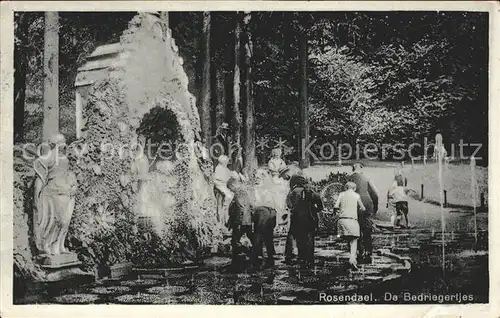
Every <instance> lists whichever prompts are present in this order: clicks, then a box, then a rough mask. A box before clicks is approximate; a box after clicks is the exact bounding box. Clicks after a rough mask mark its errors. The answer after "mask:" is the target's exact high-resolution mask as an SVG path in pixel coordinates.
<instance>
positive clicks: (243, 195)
mask: <svg viewBox="0 0 500 318" xmlns="http://www.w3.org/2000/svg"><path fill="white" fill-rule="evenodd" d="M228 188H229V189H230V190H231V191H233V193H234V198H233V202H232V203H231V205H230V208H229V215H230V217H229V219H230V222H229V223H230V224H231V227H232V230H233V235H232V238H231V245H232V249H233V265H235V264H236V258H237V256H238V253H239V251H240V249H241V248H242V244H241V243H240V241H241V240H242V237H243V238H244V237H245V236H246V237H247V238H249V239H252V240H253V242H252V245H253V249H252V253H251V261H252V263H253V264H254V265H259V264H258V257H259V256H260V255H262V247H263V246H262V245H263V244H264V245H266V251H267V264H266V267H273V266H274V254H275V250H274V242H273V239H274V227H275V226H276V210H275V209H273V208H271V207H266V206H257V207H253V204H252V202H251V201H252V200H251V197H250V194H249V193H250V189H249V188H248V187H247V186H245V184H243V183H241V182H240V179H237V178H231V179H230V180H229V182H228ZM252 227H253V231H252Z"/></svg>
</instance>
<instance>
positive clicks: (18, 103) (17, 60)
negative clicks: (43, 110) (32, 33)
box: [14, 12, 29, 142]
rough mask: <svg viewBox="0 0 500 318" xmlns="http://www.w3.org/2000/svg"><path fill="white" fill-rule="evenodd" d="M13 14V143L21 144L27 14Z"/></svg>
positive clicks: (22, 136) (22, 134)
mask: <svg viewBox="0 0 500 318" xmlns="http://www.w3.org/2000/svg"><path fill="white" fill-rule="evenodd" d="M15 14H16V17H17V19H15V20H14V22H15V34H16V41H15V46H14V47H15V49H14V142H23V141H24V108H25V107H24V106H25V99H26V72H27V64H28V56H27V48H26V47H27V46H28V31H29V20H28V19H29V14H28V13H26V12H19V13H17V12H16V13H15Z"/></svg>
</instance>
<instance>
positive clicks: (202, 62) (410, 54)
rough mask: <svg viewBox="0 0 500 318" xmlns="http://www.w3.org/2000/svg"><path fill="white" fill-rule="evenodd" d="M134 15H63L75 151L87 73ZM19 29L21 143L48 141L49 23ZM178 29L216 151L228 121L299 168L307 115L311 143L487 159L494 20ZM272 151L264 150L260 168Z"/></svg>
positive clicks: (412, 17)
mask: <svg viewBox="0 0 500 318" xmlns="http://www.w3.org/2000/svg"><path fill="white" fill-rule="evenodd" d="M133 15H134V13H116V12H114V13H69V12H61V13H60V14H59V93H60V97H59V105H60V106H59V107H60V127H61V132H62V133H63V134H65V135H66V136H67V138H68V140H69V141H72V140H74V139H75V138H76V132H75V100H74V96H75V95H74V87H73V85H74V81H75V76H76V73H77V69H78V67H80V66H81V65H82V64H83V63H84V61H85V58H86V57H87V56H88V55H89V54H90V53H91V52H92V51H93V50H94V49H95V48H96V47H97V46H99V45H102V44H108V43H113V42H117V41H118V40H119V37H120V35H121V33H122V32H123V30H124V29H125V28H126V26H127V23H128V22H129V20H130V19H131V18H132V16H133ZM15 23H16V29H15V35H16V45H15V61H14V63H15V116H14V121H15V123H14V127H15V131H14V133H15V136H14V139H15V141H16V142H40V141H41V138H42V137H41V136H42V133H41V129H42V117H43V78H44V75H43V74H44V73H43V48H44V43H43V41H44V38H43V34H44V15H43V13H36V12H23V13H17V14H16V19H15ZM168 24H169V26H170V28H171V30H172V35H173V37H174V39H175V40H176V42H177V45H178V46H179V50H180V54H181V56H182V57H183V59H184V67H185V70H186V72H187V74H188V77H189V79H190V91H191V92H192V93H193V94H194V95H195V96H197V103H198V109H199V111H200V117H201V121H202V134H203V136H202V137H203V138H204V140H205V141H206V142H207V143H210V141H209V140H210V138H209V137H210V136H214V135H215V133H216V129H217V127H218V126H219V125H220V124H221V123H222V122H227V123H228V124H229V125H230V127H231V128H232V131H233V133H234V134H237V136H236V137H238V138H241V140H242V144H245V142H247V141H251V140H252V138H249V137H248V133H249V132H250V131H252V129H250V128H251V127H248V129H245V127H244V126H246V125H250V126H252V125H255V130H254V132H255V134H256V139H257V141H258V140H262V139H267V140H270V141H274V142H276V141H278V140H279V139H280V138H281V139H282V140H286V142H287V145H288V146H289V148H287V151H286V152H285V154H286V156H287V158H288V159H289V160H297V157H298V153H297V147H296V145H298V139H299V136H300V134H301V127H302V126H303V123H301V122H300V119H301V118H303V116H302V114H301V109H302V111H303V107H307V109H308V112H309V122H308V124H309V130H310V139H316V138H317V139H318V140H325V141H328V142H350V143H354V142H358V143H360V144H363V143H366V142H375V143H378V144H382V143H402V144H409V143H412V142H422V140H423V138H424V137H427V138H429V139H433V137H434V135H435V134H436V133H437V132H440V133H442V134H443V137H444V141H445V144H446V145H449V144H450V143H452V142H453V143H456V144H458V143H459V140H460V139H463V140H464V142H466V143H470V142H473V143H482V144H483V149H482V153H481V154H479V155H482V156H483V157H487V145H488V52H489V51H488V15H487V13H475V12H314V13H309V12H300V13H296V12H252V13H243V12H240V13H236V12H210V13H208V12H205V13H204V12H170V13H169V14H168ZM239 72H241V74H240V76H235V73H236V74H238V73H239ZM304 79H306V80H304ZM236 82H237V83H236ZM306 83H307V84H306ZM306 85H307V86H306ZM237 86H238V87H237ZM240 86H241V92H240ZM235 96H236V98H235ZM304 96H305V97H304ZM304 98H305V101H304ZM240 104H241V105H240ZM235 105H237V107H235ZM249 110H250V111H251V112H253V111H254V112H255V114H254V116H252V118H254V120H253V121H248V120H246V118H248V116H249V114H248V113H247V112H248V111H249ZM235 112H238V113H241V117H240V116H235V114H236V113H235ZM250 115H252V114H250ZM242 118H243V120H242ZM241 129H242V130H243V134H242V136H239V131H240V130H241ZM245 132H247V133H245ZM254 142H255V141H254ZM245 145H246V147H244V149H245V150H244V151H246V152H247V153H246V154H245V155H246V156H248V151H249V150H248V149H249V148H248V147H251V145H250V144H248V143H247V144H245ZM270 145H272V143H270ZM253 149H255V145H254V146H253ZM472 150H474V149H472ZM269 152H270V148H268V149H261V148H257V158H258V160H259V162H260V163H262V162H263V161H264V160H266V159H267V157H268V156H269ZM482 163H487V161H484V162H482Z"/></svg>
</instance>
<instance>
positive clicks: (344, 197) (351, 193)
mask: <svg viewBox="0 0 500 318" xmlns="http://www.w3.org/2000/svg"><path fill="white" fill-rule="evenodd" d="M346 186H347V190H346V191H344V192H341V193H340V194H339V197H338V198H337V202H335V208H336V209H340V211H339V214H338V216H339V220H338V223H337V225H338V233H339V234H338V235H339V236H341V237H343V238H344V239H346V240H347V241H349V245H350V257H349V264H350V265H351V266H352V267H354V268H355V269H358V266H357V261H356V250H357V247H358V246H357V244H358V238H359V235H360V231H359V223H358V207H359V209H360V210H361V211H362V212H364V211H365V210H366V209H365V206H364V205H363V202H361V197H360V195H359V194H357V193H356V192H355V191H356V184H355V183H354V182H347V185H346Z"/></svg>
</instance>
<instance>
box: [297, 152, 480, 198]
mask: <svg viewBox="0 0 500 318" xmlns="http://www.w3.org/2000/svg"><path fill="white" fill-rule="evenodd" d="M396 165H397V164H396V163H387V162H376V161H375V162H371V163H370V164H369V165H367V166H366V167H365V168H364V173H365V174H366V175H367V176H368V177H369V178H370V179H371V180H372V181H373V183H374V184H375V186H376V187H377V190H378V193H379V196H380V197H381V198H382V199H383V198H385V196H386V194H387V191H388V190H389V187H390V186H391V184H392V181H393V178H394V171H395V169H396ZM330 172H347V173H349V174H350V173H352V169H351V167H350V166H341V167H338V166H329V165H317V166H312V167H310V168H307V169H306V170H305V174H306V175H307V176H308V177H310V178H312V179H313V181H319V180H321V179H324V178H326V177H327V176H328V174H329V173H330ZM403 172H404V174H405V176H406V178H407V179H408V187H409V188H411V189H413V190H415V191H416V192H417V193H418V194H420V192H421V185H423V186H424V197H425V198H426V199H429V200H431V201H437V202H439V201H440V187H439V182H438V166H437V164H436V163H432V164H428V165H425V166H424V165H422V164H417V165H415V166H414V168H412V167H411V165H406V166H405V168H404V171H403ZM471 175H472V173H471V169H470V166H469V165H464V164H462V165H455V164H449V165H448V166H447V167H444V168H443V190H446V191H447V199H448V200H447V201H448V203H449V204H450V205H456V206H472V204H473V201H472V194H471ZM476 178H477V185H478V192H477V195H476V200H475V202H476V206H479V205H480V203H481V201H480V194H481V193H483V194H484V197H485V200H486V204H487V200H488V168H484V167H476ZM382 201H383V202H385V201H384V200H382Z"/></svg>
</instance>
